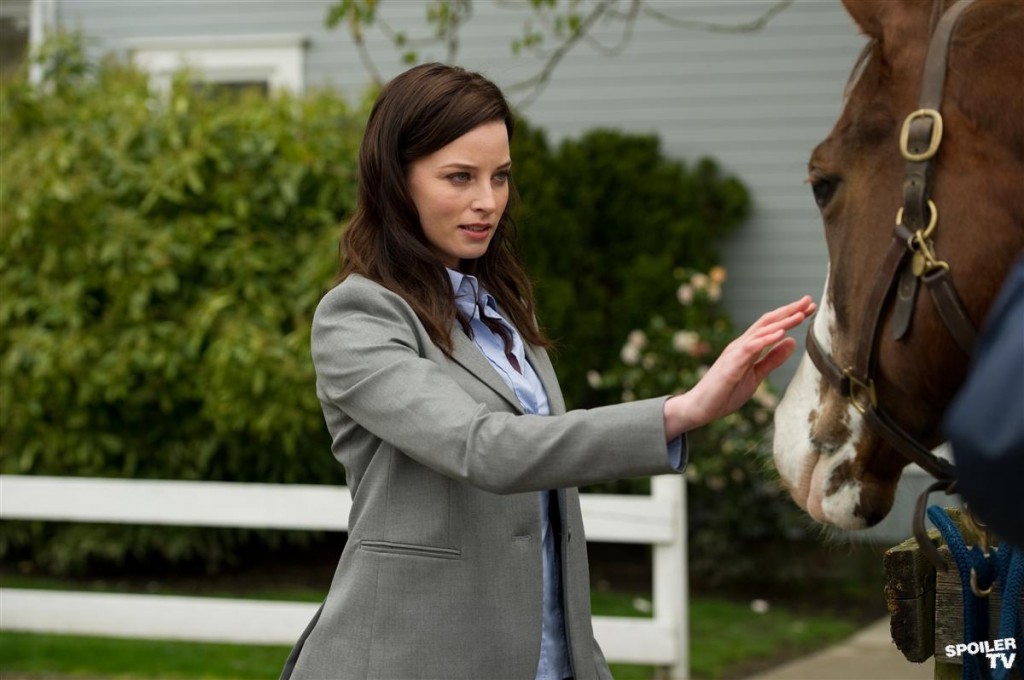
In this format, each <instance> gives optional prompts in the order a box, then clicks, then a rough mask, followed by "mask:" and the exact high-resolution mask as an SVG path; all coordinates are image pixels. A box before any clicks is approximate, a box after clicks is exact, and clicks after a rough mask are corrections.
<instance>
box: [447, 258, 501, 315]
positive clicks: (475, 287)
mask: <svg viewBox="0 0 1024 680" xmlns="http://www.w3.org/2000/svg"><path fill="white" fill-rule="evenodd" d="M445 269H446V270H447V271H448V278H449V280H450V281H451V282H452V291H453V292H454V293H455V306H456V307H457V308H458V310H459V311H460V312H462V313H463V314H465V315H466V318H467V319H472V318H473V317H474V316H476V314H477V308H478V307H479V308H482V309H487V308H488V307H491V308H493V300H494V298H492V297H491V294H490V293H488V292H487V291H485V290H484V289H483V288H481V287H480V282H479V281H477V279H476V277H475V276H472V275H470V274H463V273H462V272H458V271H455V270H454V269H449V268H448V267H445Z"/></svg>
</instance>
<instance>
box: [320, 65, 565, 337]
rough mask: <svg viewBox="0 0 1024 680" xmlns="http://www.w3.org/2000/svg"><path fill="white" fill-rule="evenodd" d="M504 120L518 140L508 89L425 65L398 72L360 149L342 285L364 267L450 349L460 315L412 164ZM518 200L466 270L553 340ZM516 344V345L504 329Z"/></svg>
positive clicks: (519, 321) (512, 194) (521, 321)
mask: <svg viewBox="0 0 1024 680" xmlns="http://www.w3.org/2000/svg"><path fill="white" fill-rule="evenodd" d="M495 121H501V122H503V123H504V124H505V128H506V129H507V130H508V136H509V139H510V140H511V139H512V132H513V128H514V123H513V119H512V111H511V109H510V108H509V105H508V102H507V101H505V97H504V95H503V94H502V93H501V90H500V89H498V87H497V86H496V85H495V84H494V83H492V82H490V81H489V80H487V79H486V78H484V77H483V76H482V75H480V74H478V73H473V72H470V71H467V70H465V69H462V68H459V67H456V66H447V65H444V64H423V65H421V66H416V67H414V68H412V69H409V70H408V71H406V72H404V73H402V74H401V75H398V76H396V77H395V78H394V79H392V80H391V81H390V82H389V83H388V84H387V85H386V86H385V87H384V89H383V90H382V91H381V93H380V96H379V97H377V101H376V102H375V103H374V105H373V110H372V111H371V113H370V119H369V121H368V122H367V126H366V133H365V135H364V136H363V141H362V145H361V147H360V149H359V187H358V193H357V201H356V209H355V212H354V213H353V216H352V220H351V222H350V223H349V225H348V228H347V229H346V230H345V236H344V239H343V240H342V243H341V250H340V259H341V269H340V271H339V273H338V282H341V281H342V280H344V279H345V278H346V277H347V276H349V275H350V274H360V275H362V276H365V277H366V278H368V279H370V280H371V281H375V282H377V283H379V284H380V285H382V286H384V287H385V288H387V289H388V290H391V291H393V292H395V293H397V294H398V295H400V296H401V297H402V298H403V299H404V300H405V301H406V302H408V303H409V306H411V307H412V309H413V311H414V312H415V313H416V315H417V316H418V317H419V319H420V321H421V322H422V323H423V326H424V327H425V328H426V330H427V333H428V334H429V335H430V339H431V340H432V341H433V342H434V344H435V345H437V346H438V347H439V348H441V350H442V351H443V352H444V353H445V354H447V355H450V354H451V351H452V338H451V333H452V330H453V328H454V324H455V321H456V320H457V321H458V322H459V324H460V326H461V327H462V330H463V331H464V332H465V333H466V334H467V335H471V332H470V327H469V320H468V319H466V318H465V317H464V316H463V315H462V314H460V313H459V312H458V309H457V308H456V306H455V294H454V292H453V291H452V286H451V282H450V280H449V278H448V274H447V272H446V271H445V266H444V264H442V262H441V261H440V259H438V257H437V255H436V254H435V253H434V251H433V250H431V248H430V244H429V242H428V241H427V238H426V236H425V234H424V233H423V227H422V226H421V224H420V219H419V214H418V213H417V211H416V206H415V204H414V203H413V201H412V198H411V196H410V195H409V191H408V181H407V177H408V172H409V166H410V164H411V163H413V162H414V161H416V160H418V159H420V158H423V157H425V156H429V155H430V154H432V153H434V152H435V151H437V150H438V149H440V148H442V147H444V146H447V145H448V144H450V143H451V142H453V141H455V140H456V139H458V138H459V137H461V136H462V135H464V134H466V133H467V132H469V131H470V130H473V129H475V128H477V127H479V126H480V125H484V124H486V123H491V122H495ZM517 200H518V194H517V192H516V190H515V185H514V184H511V185H510V187H509V203H508V206H507V208H506V210H505V212H504V213H503V214H502V216H501V220H500V221H499V222H498V225H497V229H496V230H495V233H494V236H493V237H492V240H491V243H490V245H489V246H488V248H487V252H486V253H485V254H484V255H483V256H482V257H480V258H477V259H473V260H462V262H461V263H460V267H459V268H460V270H461V271H462V272H463V273H466V274H471V275H473V276H476V277H477V279H478V280H479V281H480V284H481V285H482V286H483V287H484V288H486V289H487V291H488V292H490V293H491V295H493V296H494V297H495V299H496V300H497V301H498V304H499V305H501V307H502V309H503V311H504V312H505V314H506V315H507V316H508V317H509V319H508V320H509V321H510V322H511V323H512V325H513V326H515V327H516V329H518V330H519V332H520V334H522V336H523V339H524V341H526V342H528V343H530V344H531V345H535V346H540V347H550V346H551V345H552V343H551V341H550V340H549V339H548V338H547V337H546V335H545V334H544V333H543V331H542V330H541V329H540V328H539V327H538V326H537V324H536V321H535V315H534V298H533V287H532V286H531V284H530V280H529V278H528V277H527V275H526V270H525V269H524V267H523V265H522V262H521V261H520V260H519V257H518V255H517V254H516V251H515V247H514V241H515V224H514V223H513V220H512V218H511V216H510V209H511V208H512V207H513V206H514V205H515V202H516V201H517ZM494 330H496V331H498V332H499V333H501V334H502V337H503V339H504V340H505V343H506V347H507V346H508V344H509V342H510V338H509V337H508V335H507V333H504V332H502V331H503V329H502V328H500V327H495V328H494Z"/></svg>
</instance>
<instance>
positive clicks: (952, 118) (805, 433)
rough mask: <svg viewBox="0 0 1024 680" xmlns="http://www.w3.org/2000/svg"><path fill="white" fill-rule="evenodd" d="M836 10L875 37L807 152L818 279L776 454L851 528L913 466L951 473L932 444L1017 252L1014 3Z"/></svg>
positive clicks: (1018, 0) (1023, 163)
mask: <svg viewBox="0 0 1024 680" xmlns="http://www.w3.org/2000/svg"><path fill="white" fill-rule="evenodd" d="M843 4H844V5H845V6H846V9H847V11H848V12H849V14H850V15H851V16H852V17H853V19H854V21H855V22H856V23H857V25H858V26H859V27H860V29H861V30H862V31H863V32H864V33H865V34H867V36H868V38H869V39H870V42H869V43H868V45H867V46H866V47H865V50H864V52H863V53H862V55H861V58H860V60H859V61H858V63H857V65H856V66H855V68H854V74H853V76H851V80H850V84H849V85H848V91H847V100H846V104H845V106H844V109H843V112H842V114H841V115H840V117H839V120H838V121H837V122H836V124H835V127H834V128H833V129H832V131H831V133H830V134H829V136H828V137H827V138H826V139H825V140H824V141H823V142H822V143H821V144H819V145H818V147H817V148H815V149H814V152H813V153H812V155H811V159H810V162H809V171H810V178H809V181H810V183H811V186H812V189H813V193H814V198H815V201H816V203H817V204H818V206H819V208H820V210H821V215H822V220H823V222H824V227H825V239H826V242H827V246H828V253H829V268H828V277H827V281H826V283H825V291H824V293H823V295H822V299H821V301H820V303H819V308H820V310H819V312H818V314H817V316H816V317H815V318H814V319H813V320H812V324H811V328H810V329H809V335H808V342H807V346H808V350H809V351H808V353H807V354H806V355H805V356H804V357H803V358H802V360H801V363H800V365H799V367H798V369H797V372H796V374H795V376H794V377H793V380H792V382H791V383H790V385H789V388H788V389H787V391H786V394H785V397H784V398H783V400H782V402H781V403H780V404H779V407H778V409H777V410H776V414H775V441H774V455H775V465H776V468H777V469H778V471H779V473H780V475H781V477H782V479H783V481H784V483H785V484H786V486H787V487H788V489H789V491H790V492H791V494H792V496H793V498H794V499H795V500H796V502H797V503H798V504H799V505H800V506H801V507H802V508H804V509H805V510H806V511H807V512H808V513H809V514H810V515H811V517H813V518H814V519H815V520H817V521H819V522H823V523H827V524H831V525H835V526H838V527H842V528H846V529H859V528H864V527H868V526H871V525H873V524H876V523H877V522H878V521H880V520H881V519H882V518H883V517H885V515H886V514H888V512H889V509H890V508H891V506H892V502H893V497H894V494H895V490H896V485H897V482H898V481H899V477H900V474H901V472H902V470H903V468H904V467H905V466H906V464H907V462H908V459H913V460H914V462H918V463H919V464H921V465H922V466H923V467H925V469H926V470H929V471H930V472H932V473H933V474H934V475H936V476H937V477H940V478H942V479H947V480H948V479H950V478H951V473H952V470H951V467H950V466H949V465H948V464H946V463H945V462H944V461H938V460H935V459H934V458H932V457H931V456H930V455H929V454H928V450H929V449H931V448H933V447H935V446H937V445H938V444H940V443H941V442H942V440H943V436H942V430H941V419H942V415H943V412H944V410H945V408H946V406H947V405H948V404H949V402H950V400H951V399H952V397H953V396H954V394H955V393H956V391H957V388H958V387H959V386H960V384H961V383H962V382H963V379H964V376H965V374H966V370H967V365H968V359H969V354H970V348H971V343H972V340H973V334H974V329H976V328H978V327H980V325H981V324H982V322H983V320H984V318H985V314H986V312H987V311H988V309H989V307H990V305H991V303H992V301H993V298H994V297H995V295H996V293H997V292H998V290H999V287H1000V285H1001V283H1002V281H1003V279H1004V278H1005V276H1006V274H1007V272H1008V271H1009V270H1010V268H1011V266H1012V265H1013V262H1014V260H1015V259H1016V257H1017V256H1018V255H1019V254H1020V253H1021V252H1022V250H1024V2H1022V0H975V1H974V2H973V3H972V2H969V1H968V2H966V6H959V7H956V8H955V9H953V10H951V11H949V12H947V10H948V9H949V8H950V7H951V6H953V5H955V4H959V5H964V4H965V0H961V2H960V3H954V2H953V1H952V0H935V1H934V2H933V1H932V0H843ZM955 14H958V15H959V16H952V15H955ZM946 33H948V37H947V36H945V35H944V34H946ZM933 35H934V36H936V37H935V39H934V40H933ZM926 62H927V63H926ZM897 213H899V214H897Z"/></svg>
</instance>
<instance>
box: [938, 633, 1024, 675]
mask: <svg viewBox="0 0 1024 680" xmlns="http://www.w3.org/2000/svg"><path fill="white" fill-rule="evenodd" d="M1016 649H1017V640H1016V639H1015V638H1012V637H1008V638H1002V639H1000V640H991V641H989V640H985V641H983V642H968V643H966V644H963V643H961V644H959V645H946V656H947V657H948V658H950V659H952V658H953V657H957V656H963V655H964V654H970V655H971V656H977V655H979V654H984V655H985V656H986V657H988V667H989V668H996V662H999V664H1000V665H1001V666H1002V667H1003V668H1010V667H1011V666H1013V662H1014V660H1016V658H1017V652H1016ZM1011 650H1013V651H1011Z"/></svg>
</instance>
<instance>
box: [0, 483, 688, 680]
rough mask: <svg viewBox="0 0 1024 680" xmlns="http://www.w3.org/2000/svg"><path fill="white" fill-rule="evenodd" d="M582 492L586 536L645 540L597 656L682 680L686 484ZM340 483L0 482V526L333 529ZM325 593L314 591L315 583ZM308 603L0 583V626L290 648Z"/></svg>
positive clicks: (339, 514) (342, 510) (345, 498)
mask: <svg viewBox="0 0 1024 680" xmlns="http://www.w3.org/2000/svg"><path fill="white" fill-rule="evenodd" d="M651 487H652V493H651V495H650V496H612V495H601V494H583V495H582V496H581V497H580V499H581V504H582V506H583V519H584V522H585V524H586V531H587V540H589V541H598V542H610V543H648V544H652V545H653V560H654V564H653V573H654V579H653V584H652V586H653V613H654V616H653V618H650V619H643V618H626V617H604V616H597V617H594V634H595V636H596V637H597V639H598V641H599V642H600V644H601V647H602V649H603V650H604V653H605V656H606V657H607V658H608V660H609V661H612V662H620V663H642V664H653V665H657V666H661V667H663V668H664V670H665V675H667V677H670V678H673V679H677V678H678V679H683V678H687V677H689V627H688V618H687V609H688V606H687V605H688V594H687V565H686V521H685V514H684V513H685V510H684V509H685V507H686V501H685V499H686V487H685V482H684V480H683V478H682V476H666V477H656V478H654V479H653V480H652V482H651ZM350 506H351V499H350V497H349V492H348V489H347V488H345V487H331V486H317V485H299V484H288V485H282V484H242V483H225V482H184V481H150V480H131V479H99V478H70V477H39V476H18V475H0V519H4V520H14V519H32V520H51V521H63V522H67V521H72V522H113V523H124V524H173V525H184V526H219V527H239V528H243V527H244V528H262V529H313V530H326V531H345V530H347V528H348V514H349V508H350ZM325 586H326V584H325ZM317 606H318V605H316V604H311V603H299V602H295V603H292V602H270V601H259V600H236V599H226V598H212V597H178V596H169V595H134V594H114V593H87V592H65V591H41V590H30V589H20V588H0V630H8V631H32V632H51V633H70V634H82V635H107V636H114V637H127V638H153V639H168V640H193V641H206V642H213V641H216V642H235V643H248V644H291V643H293V642H294V641H295V640H296V639H297V638H298V636H299V634H300V633H301V632H302V630H303V629H304V628H305V626H306V624H307V623H308V622H309V620H310V618H312V616H313V614H314V612H315V611H316V608H317Z"/></svg>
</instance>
